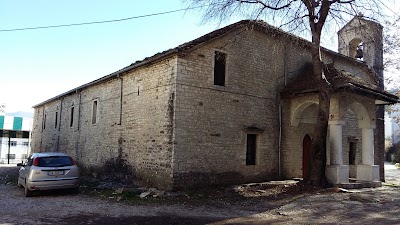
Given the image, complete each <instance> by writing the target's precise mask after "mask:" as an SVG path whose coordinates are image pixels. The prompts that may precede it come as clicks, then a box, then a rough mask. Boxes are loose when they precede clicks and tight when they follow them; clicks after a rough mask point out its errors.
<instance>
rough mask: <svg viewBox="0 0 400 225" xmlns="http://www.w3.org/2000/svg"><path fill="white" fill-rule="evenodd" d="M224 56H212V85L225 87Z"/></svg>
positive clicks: (217, 54) (216, 53)
mask: <svg viewBox="0 0 400 225" xmlns="http://www.w3.org/2000/svg"><path fill="white" fill-rule="evenodd" d="M225 71H226V54H225V53H222V52H218V51H216V52H215V56H214V85H218V86H225Z"/></svg>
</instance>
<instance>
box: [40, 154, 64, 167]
mask: <svg viewBox="0 0 400 225" xmlns="http://www.w3.org/2000/svg"><path fill="white" fill-rule="evenodd" d="M71 165H72V161H71V159H70V158H69V157H68V156H51V157H40V158H39V166H40V167H60V166H71Z"/></svg>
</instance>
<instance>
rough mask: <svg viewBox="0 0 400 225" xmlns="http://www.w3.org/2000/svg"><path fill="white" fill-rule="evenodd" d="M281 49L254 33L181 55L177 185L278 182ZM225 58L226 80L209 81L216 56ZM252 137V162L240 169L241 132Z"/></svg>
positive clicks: (229, 37) (243, 142) (242, 158)
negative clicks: (254, 146)
mask: <svg viewBox="0 0 400 225" xmlns="http://www.w3.org/2000/svg"><path fill="white" fill-rule="evenodd" d="M283 47H284V44H283V43H280V42H277V40H276V39H273V38H270V37H266V36H265V35H262V34H260V33H258V32H255V31H251V30H250V31H246V32H239V33H233V34H229V35H227V36H226V37H224V38H222V39H220V40H218V41H214V42H211V43H209V44H207V45H204V46H202V47H201V48H199V49H196V50H195V51H192V52H191V53H190V54H188V55H185V56H183V57H182V58H179V60H178V71H179V72H178V73H179V75H178V77H177V90H176V96H177V105H176V115H175V116H176V138H175V141H176V148H175V152H174V169H173V171H174V180H175V182H176V188H181V187H183V186H191V187H201V186H209V185H213V184H229V183H239V182H253V181H260V180H271V179H276V178H277V177H278V164H279V161H278V148H279V147H278V140H279V119H278V118H279V112H278V108H279V107H278V106H279V97H278V96H279V89H278V88H277V87H280V86H282V83H283V74H284V71H283V67H284V66H283V62H284V61H283V57H284V56H283ZM215 51H221V52H224V53H226V55H227V59H226V83H225V86H217V85H214V83H213V73H214V72H213V67H214V65H213V64H214V52H215ZM249 127H253V128H258V129H260V130H262V131H260V132H259V133H257V150H256V151H257V153H256V165H246V138H247V133H251V131H246V128H249Z"/></svg>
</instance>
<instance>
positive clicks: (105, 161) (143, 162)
mask: <svg viewBox="0 0 400 225" xmlns="http://www.w3.org/2000/svg"><path fill="white" fill-rule="evenodd" d="M175 75H176V59H175V58H170V59H167V60H164V61H161V62H159V63H157V64H154V65H149V66H147V67H142V68H139V69H136V70H134V71H131V72H128V73H127V74H122V75H121V76H120V77H119V78H117V77H115V78H113V79H111V80H108V81H104V82H100V83H97V84H95V85H92V86H89V87H87V88H84V89H82V90H77V92H76V93H72V94H70V95H67V96H64V97H62V98H61V99H58V100H55V101H52V102H49V103H46V104H44V105H43V106H40V107H37V108H36V111H35V118H34V130H33V134H32V135H33V146H32V149H33V151H60V152H67V153H69V154H71V155H72V156H73V157H75V158H76V160H77V162H78V163H79V165H81V167H82V169H83V170H84V171H86V172H88V171H96V173H103V174H108V175H110V176H113V175H114V176H116V175H117V174H120V173H124V174H125V175H131V176H133V175H135V176H137V177H138V178H139V179H143V180H145V181H146V183H148V184H151V185H154V186H158V187H163V188H165V189H170V188H172V182H171V174H172V171H171V159H172V152H173V146H172V136H173V114H174V110H173V104H174V99H175V97H174V89H175V87H174V82H173V81H174V79H175ZM121 94H122V97H121ZM95 100H96V101H98V104H97V106H98V110H97V115H98V118H97V120H98V121H97V123H95V124H93V123H92V110H93V101H95ZM72 107H73V108H74V121H73V124H72V126H71V122H70V120H71V110H72ZM56 112H57V115H58V117H59V119H58V124H59V125H58V126H57V128H56V127H55V115H56ZM43 113H44V114H45V115H46V128H45V129H42V123H43V118H44V116H43ZM122 178H123V177H122Z"/></svg>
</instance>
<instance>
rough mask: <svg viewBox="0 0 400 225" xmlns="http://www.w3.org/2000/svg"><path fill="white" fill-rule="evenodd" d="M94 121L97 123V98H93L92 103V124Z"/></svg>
mask: <svg viewBox="0 0 400 225" xmlns="http://www.w3.org/2000/svg"><path fill="white" fill-rule="evenodd" d="M96 123H97V100H94V101H93V105H92V124H96Z"/></svg>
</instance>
